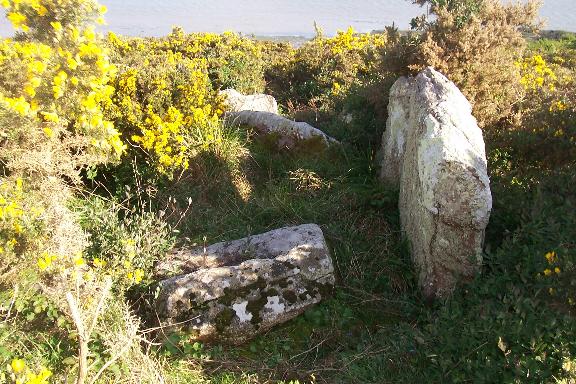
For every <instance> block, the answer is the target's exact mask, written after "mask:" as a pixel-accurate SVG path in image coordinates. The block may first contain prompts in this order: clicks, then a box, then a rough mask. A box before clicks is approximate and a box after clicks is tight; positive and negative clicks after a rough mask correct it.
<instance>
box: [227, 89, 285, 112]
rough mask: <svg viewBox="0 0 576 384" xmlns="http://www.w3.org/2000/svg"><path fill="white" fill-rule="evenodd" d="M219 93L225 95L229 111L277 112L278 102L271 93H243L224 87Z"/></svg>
mask: <svg viewBox="0 0 576 384" xmlns="http://www.w3.org/2000/svg"><path fill="white" fill-rule="evenodd" d="M220 93H221V94H223V95H225V96H226V107H227V111H229V112H241V111H261V112H270V113H275V114H278V103H277V102H276V99H275V98H274V97H273V96H271V95H264V94H255V95H243V94H241V93H240V92H238V91H237V90H235V89H226V90H224V91H221V92H220Z"/></svg>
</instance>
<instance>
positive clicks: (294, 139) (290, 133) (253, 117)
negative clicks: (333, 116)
mask: <svg viewBox="0 0 576 384" xmlns="http://www.w3.org/2000/svg"><path fill="white" fill-rule="evenodd" d="M226 121H227V122H228V123H229V124H232V125H239V126H242V125H245V126H248V127H251V128H254V129H255V130H256V131H257V132H258V133H260V134H274V135H277V136H278V138H279V141H278V145H279V146H280V147H286V148H292V147H294V146H295V145H296V144H297V143H299V142H302V141H307V140H319V141H320V142H321V143H322V144H323V145H330V144H337V143H338V141H337V140H336V139H334V138H332V137H330V136H328V135H327V134H325V133H324V132H322V131H321V130H319V129H318V128H314V127H313V126H311V125H310V124H308V123H305V122H297V121H293V120H290V119H287V118H285V117H283V116H280V115H277V114H274V113H270V112H256V111H241V112H233V113H227V114H226Z"/></svg>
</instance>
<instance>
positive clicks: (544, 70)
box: [515, 55, 558, 91]
mask: <svg viewBox="0 0 576 384" xmlns="http://www.w3.org/2000/svg"><path fill="white" fill-rule="evenodd" d="M515 65H516V67H517V68H518V69H520V73H521V76H522V77H521V78H520V83H521V84H522V85H523V86H524V88H525V89H526V90H532V91H535V90H539V89H543V88H544V87H545V86H546V87H547V88H548V89H549V90H550V91H554V90H555V88H556V82H557V80H558V78H557V76H556V73H555V72H554V70H553V69H552V67H550V66H549V65H548V63H546V60H544V58H543V57H542V56H541V55H534V56H532V57H528V58H524V59H522V60H519V61H517V62H516V63H515Z"/></svg>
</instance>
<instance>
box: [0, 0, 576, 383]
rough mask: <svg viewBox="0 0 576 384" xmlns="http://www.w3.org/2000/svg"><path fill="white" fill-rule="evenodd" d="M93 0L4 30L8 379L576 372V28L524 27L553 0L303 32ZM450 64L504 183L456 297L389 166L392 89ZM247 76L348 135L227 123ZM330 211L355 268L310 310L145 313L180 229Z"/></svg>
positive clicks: (478, 377) (311, 118) (199, 230)
mask: <svg viewBox="0 0 576 384" xmlns="http://www.w3.org/2000/svg"><path fill="white" fill-rule="evenodd" d="M79 3H80V4H82V7H77V5H78V2H77V1H63V0H61V1H52V0H38V1H32V0H30V1H23V0H22V1H7V2H6V4H2V5H3V6H4V7H5V8H6V10H7V15H8V18H9V20H10V21H11V22H12V23H13V25H14V26H15V28H17V29H19V31H20V33H19V34H18V35H17V36H16V38H15V39H14V40H8V39H5V40H3V41H2V46H0V53H1V56H0V66H2V69H3V71H1V72H0V73H2V74H1V75H0V89H1V93H0V112H1V113H0V121H1V124H0V135H1V140H2V141H1V143H0V149H1V152H0V158H1V160H2V170H3V176H2V178H1V181H2V183H1V184H0V246H1V248H0V252H1V254H2V260H3V261H4V263H3V265H2V266H0V287H2V289H1V292H0V372H1V373H0V383H2V382H6V383H12V382H19V383H46V382H72V381H75V380H76V379H77V378H78V377H82V376H84V377H85V380H86V381H95V382H138V383H140V382H151V383H157V382H162V381H165V382H198V383H204V382H212V383H272V382H274V383H275V382H284V383H288V382H293V383H296V382H299V383H314V382H318V383H383V382H390V383H399V382H480V383H481V382H486V383H492V382H510V383H513V382H522V383H525V382H534V383H541V382H550V383H554V382H565V383H569V382H572V381H573V380H574V378H575V377H576V371H575V370H576V368H575V364H576V363H575V359H576V342H575V340H576V338H575V337H574V336H575V331H576V328H575V322H574V308H575V307H574V305H576V302H575V301H576V297H575V293H576V282H575V280H574V268H575V266H574V261H575V260H576V254H575V249H576V248H575V247H576V244H575V240H574V239H576V233H575V232H576V229H575V228H576V225H575V224H576V214H575V212H576V211H575V210H574V208H575V207H574V205H575V203H576V201H575V198H576V196H575V190H574V185H575V181H576V180H574V178H575V177H576V172H575V166H576V164H575V159H576V151H575V140H576V119H575V118H574V113H575V110H576V100H575V94H574V74H575V64H576V39H575V38H574V36H573V35H571V34H563V35H560V36H558V38H555V39H538V38H536V39H533V40H530V41H526V40H525V39H523V38H521V36H522V32H525V30H526V28H527V27H528V26H529V25H530V24H531V23H532V22H533V18H534V16H535V14H536V13H535V10H536V8H535V6H534V4H532V3H530V4H528V5H526V6H516V7H515V6H509V7H504V6H500V5H498V4H497V3H496V2H493V1H471V2H469V3H470V4H469V7H460V6H454V4H452V3H451V2H436V1H434V2H432V5H433V7H435V8H433V9H434V10H435V12H436V14H437V15H438V19H437V21H426V20H420V22H418V21H415V27H417V28H420V29H421V31H419V32H418V33H414V34H399V33H398V31H395V30H394V29H393V28H388V29H387V30H386V31H384V32H383V33H380V34H373V35H366V34H357V33H355V32H354V31H353V30H352V29H348V30H347V31H343V32H341V33H339V34H338V35H337V36H335V37H325V36H323V35H322V31H321V30H320V29H318V36H317V38H316V39H314V40H312V41H311V42H308V43H306V44H303V45H302V46H301V47H299V48H293V47H291V46H290V45H289V44H287V43H282V42H261V41H253V40H251V39H249V38H246V37H243V36H240V35H237V34H234V33H225V34H222V35H217V34H186V33H184V32H183V31H182V30H181V29H178V28H176V29H174V31H173V32H172V33H171V34H170V35H169V36H167V37H165V38H160V39H141V38H125V37H120V36H116V35H114V34H109V35H108V36H107V38H106V39H103V40H101V39H100V38H99V37H98V36H97V34H95V33H94V32H93V29H92V28H91V25H93V24H94V23H96V22H99V21H101V20H100V18H101V17H102V16H101V15H102V14H103V12H104V11H105V9H102V8H101V7H100V6H98V5H97V4H96V3H95V2H93V1H91V0H83V1H82V2H79ZM467 4H468V3H467ZM510 14H514V15H517V16H514V17H508V16H509V15H510ZM507 23H508V24H507ZM480 25H482V26H488V27H487V28H486V29H485V30H481V29H479V26H480ZM43 31H49V32H50V33H48V34H46V33H41V32H43ZM455 58H457V59H455ZM487 59H489V60H491V61H490V65H480V64H481V63H484V62H485V60H487ZM427 64H434V65H435V66H437V67H439V68H442V69H443V70H444V71H445V72H446V74H447V75H448V76H449V77H450V78H451V79H452V80H453V81H455V82H456V83H457V84H458V85H459V86H460V87H461V89H463V91H464V92H465V93H466V95H467V96H468V97H469V98H470V99H471V101H472V102H473V103H474V105H475V115H476V117H477V118H478V120H479V121H480V123H481V124H482V126H483V129H484V133H485V139H486V144H487V150H488V160H489V170H490V177H491V182H492V191H493V197H494V210H493V213H492V218H491V222H490V225H489V228H488V230H487V236H486V247H485V251H486V254H485V262H484V266H483V271H482V274H481V275H479V276H478V278H477V279H476V280H475V281H473V282H471V283H469V284H467V285H463V286H462V287H460V288H459V289H458V290H457V292H456V293H455V294H454V296H453V297H452V298H451V299H449V300H447V301H446V302H433V303H431V302H425V301H423V300H422V298H421V296H420V293H419V290H418V287H417V285H416V281H415V278H414V270H413V266H412V263H411V261H410V255H409V252H408V247H407V246H406V243H405V242H404V240H403V239H402V236H401V233H400V225H399V218H398V210H397V191H394V190H392V189H390V188H388V187H387V186H386V185H382V184H381V183H380V182H379V180H378V177H377V175H378V168H377V164H378V162H377V157H378V150H379V146H380V139H381V135H382V132H383V130H384V128H385V120H386V113H387V112H386V105H387V97H388V96H387V94H388V89H389V87H390V86H391V84H392V83H393V82H394V81H395V80H396V79H397V78H398V77H399V76H400V75H402V74H406V73H410V72H413V71H417V70H418V69H420V68H421V67H422V65H427ZM14 79H18V81H15V80H14ZM228 87H233V88H236V89H238V90H239V91H242V92H246V93H251V92H262V91H266V92H269V93H271V94H272V95H274V96H275V97H276V98H277V99H278V101H279V103H280V106H281V110H282V113H283V114H285V115H287V116H289V117H293V118H297V119H300V120H305V121H308V122H309V123H311V124H312V125H314V126H316V127H318V128H320V129H322V130H324V131H325V132H326V133H328V134H330V135H332V136H334V137H335V138H337V139H338V140H340V141H341V142H342V143H343V145H342V146H340V147H333V148H329V149H326V148H322V147H318V146H317V145H314V143H307V144H306V143H305V144H303V145H301V146H299V147H298V148H296V149H295V150H290V151H288V150H278V149H277V145H276V144H277V143H276V140H275V138H274V137H271V138H262V137H257V136H256V135H254V133H253V132H251V131H250V130H246V129H238V128H234V129H232V128H228V127H226V126H224V125H223V124H222V123H221V115H222V113H223V112H224V100H223V99H222V98H221V97H220V96H219V95H218V92H217V91H218V89H223V88H228ZM308 222H314V223H317V224H319V225H320V226H321V227H322V229H323V231H324V234H325V236H326V239H327V241H328V244H329V246H330V249H331V251H332V256H333V258H334V262H335V265H336V269H337V275H338V284H337V289H336V291H335V293H334V296H333V297H332V298H330V299H328V300H326V301H324V302H323V303H322V304H320V305H318V306H317V307H315V308H314V309H311V310H309V311H308V312H306V313H305V314H304V315H303V316H301V317H299V318H297V319H295V320H293V321H290V322H288V323H287V324H285V325H284V326H282V327H278V328H276V329H273V330H271V331H270V332H268V333H267V334H265V335H262V336H260V337H258V338H257V339H255V340H254V341H252V342H251V343H249V344H248V345H245V346H241V347H228V346H222V345H210V344H201V343H198V342H195V341H194V340H191V339H190V336H189V335H186V334H173V335H170V336H169V337H168V338H163V337H154V335H158V332H157V330H154V329H149V326H150V325H149V324H147V323H146V322H145V320H146V319H145V318H140V317H139V312H138V311H137V305H136V304H135V303H137V302H138V298H140V297H141V295H142V294H143V293H144V292H146V291H147V289H148V287H149V285H150V284H153V283H154V276H153V274H152V267H153V264H154V262H155V261H157V260H159V259H160V258H162V257H163V256H164V255H165V253H166V252H167V251H168V250H169V249H170V248H171V247H173V246H184V245H193V244H196V245H200V246H201V245H204V244H209V243H214V242H217V241H222V240H231V239H236V238H240V237H244V236H246V235H249V234H257V233H261V232H264V231H266V230H270V229H274V228H278V227H281V226H287V225H292V224H302V223H308ZM79 324H80V325H84V326H83V327H79ZM82 352H84V353H85V355H84V357H83V355H82Z"/></svg>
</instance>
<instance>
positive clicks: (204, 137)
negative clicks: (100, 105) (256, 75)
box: [107, 34, 223, 176]
mask: <svg viewBox="0 0 576 384" xmlns="http://www.w3.org/2000/svg"><path fill="white" fill-rule="evenodd" d="M109 42H110V43H111V45H112V47H113V49H115V50H116V52H115V55H117V56H120V55H122V54H123V55H125V56H121V58H119V59H120V63H121V64H119V68H120V69H119V73H118V75H117V76H116V78H115V79H114V82H113V85H114V87H115V89H116V92H115V93H114V95H113V96H112V99H113V103H111V104H109V106H108V108H107V115H108V116H109V117H110V118H111V119H112V120H113V121H114V123H115V125H116V127H117V128H118V129H119V130H120V131H121V132H122V133H123V135H124V136H125V137H126V139H127V140H129V141H130V142H131V143H132V144H133V145H132V147H138V148H140V149H141V150H142V151H141V152H140V154H143V155H145V160H146V161H148V163H149V164H150V165H151V166H152V167H155V168H156V169H157V170H158V171H159V172H160V173H162V174H165V175H168V176H171V175H172V174H173V173H174V172H176V171H177V170H182V169H186V168H187V167H188V158H189V157H190V156H193V155H194V154H195V153H197V152H198V151H200V150H203V149H206V148H207V147H208V146H209V145H210V144H212V143H214V142H216V141H217V140H218V134H219V133H218V130H219V129H220V124H219V116H220V115H221V114H222V112H223V106H222V103H223V99H222V98H221V97H220V96H219V95H218V93H217V92H216V91H215V90H214V89H213V88H212V84H211V82H210V79H209V77H208V68H207V62H206V60H205V59H190V58H185V57H184V56H183V54H182V53H180V52H173V51H171V50H154V49H153V48H152V47H146V48H141V49H140V48H138V46H137V47H136V48H132V47H123V43H122V42H121V41H120V40H119V39H118V38H117V37H116V36H115V35H113V34H110V35H109ZM133 49H134V50H136V51H137V54H135V53H134V52H132V50H133Z"/></svg>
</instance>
